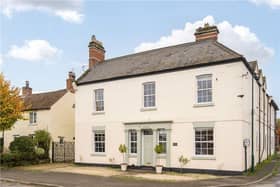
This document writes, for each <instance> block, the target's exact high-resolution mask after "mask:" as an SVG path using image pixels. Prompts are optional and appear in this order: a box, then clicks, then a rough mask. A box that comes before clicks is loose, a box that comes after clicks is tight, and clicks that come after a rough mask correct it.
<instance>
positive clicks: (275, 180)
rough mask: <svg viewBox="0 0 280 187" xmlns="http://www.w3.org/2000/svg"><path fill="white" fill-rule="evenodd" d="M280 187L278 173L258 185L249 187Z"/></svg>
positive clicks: (279, 174)
mask: <svg viewBox="0 0 280 187" xmlns="http://www.w3.org/2000/svg"><path fill="white" fill-rule="evenodd" d="M253 186H254V187H280V173H278V174H277V175H276V176H273V177H271V178H269V179H267V180H265V181H263V182H261V183H259V184H255V185H252V186H250V187H253Z"/></svg>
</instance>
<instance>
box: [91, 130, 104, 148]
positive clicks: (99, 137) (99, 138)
mask: <svg viewBox="0 0 280 187" xmlns="http://www.w3.org/2000/svg"><path fill="white" fill-rule="evenodd" d="M93 133H94V143H93V146H94V148H93V150H94V152H95V153H105V131H104V130H99V131H94V132H93Z"/></svg>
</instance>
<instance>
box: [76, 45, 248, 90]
mask: <svg viewBox="0 0 280 187" xmlns="http://www.w3.org/2000/svg"><path fill="white" fill-rule="evenodd" d="M240 58H243V57H242V55H240V54H238V53H236V52H234V51H233V50H231V49H229V48H227V47H226V46H224V45H223V44H221V43H219V42H217V41H215V40H204V41H199V42H191V43H184V44H180V45H176V46H170V47H165V48H160V49H154V50H150V51H145V52H141V53H136V54H131V55H127V56H123V57H117V58H113V59H109V60H105V61H104V62H102V63H99V64H97V65H95V66H94V67H93V68H92V69H90V70H88V71H86V72H85V73H84V74H83V75H82V76H81V77H80V78H79V79H78V80H77V84H78V85H81V84H87V83H91V82H99V81H104V80H112V79H117V78H125V77H131V76H138V75H145V74H149V73H155V72H163V71H169V70H176V69H180V68H189V67H193V66H198V65H211V64H212V63H215V62H220V61H221V62H222V61H227V60H234V59H236V60H237V59H240Z"/></svg>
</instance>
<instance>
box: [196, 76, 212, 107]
mask: <svg viewBox="0 0 280 187" xmlns="http://www.w3.org/2000/svg"><path fill="white" fill-rule="evenodd" d="M196 78H197V103H210V102H212V99H213V95H212V75H211V74H209V75H200V76H197V77H196Z"/></svg>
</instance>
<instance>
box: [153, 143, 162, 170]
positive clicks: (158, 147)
mask: <svg viewBox="0 0 280 187" xmlns="http://www.w3.org/2000/svg"><path fill="white" fill-rule="evenodd" d="M154 151H155V153H156V154H157V164H156V173H158V174H161V173H162V168H163V165H161V163H160V158H159V157H158V155H159V154H161V153H163V146H162V145H161V144H158V145H156V147H155V148H154Z"/></svg>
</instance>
